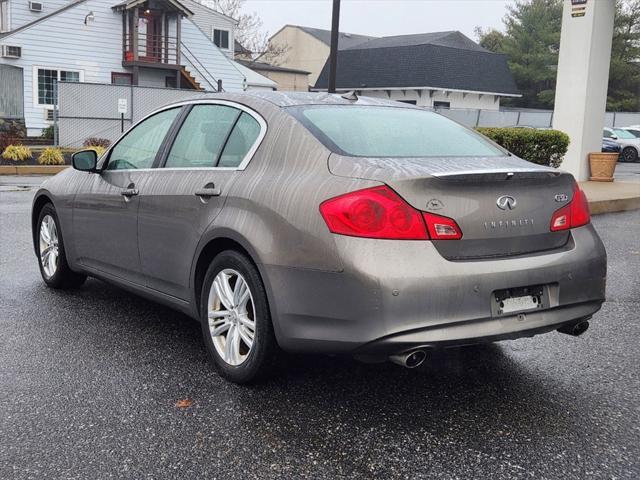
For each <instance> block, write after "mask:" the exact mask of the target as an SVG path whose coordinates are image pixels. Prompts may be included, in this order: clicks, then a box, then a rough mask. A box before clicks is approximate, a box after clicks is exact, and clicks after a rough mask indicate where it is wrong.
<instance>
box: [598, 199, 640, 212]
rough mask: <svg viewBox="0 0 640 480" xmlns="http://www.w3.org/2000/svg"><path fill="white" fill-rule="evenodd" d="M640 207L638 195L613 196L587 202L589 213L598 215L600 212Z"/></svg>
mask: <svg viewBox="0 0 640 480" xmlns="http://www.w3.org/2000/svg"><path fill="white" fill-rule="evenodd" d="M638 209H640V197H631V198H615V199H611V200H595V201H593V202H589V210H591V215H600V214H601V213H614V212H626V211H629V210H638Z"/></svg>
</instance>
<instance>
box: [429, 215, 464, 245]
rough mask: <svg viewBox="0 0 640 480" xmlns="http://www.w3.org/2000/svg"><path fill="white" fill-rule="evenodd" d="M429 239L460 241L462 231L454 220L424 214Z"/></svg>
mask: <svg viewBox="0 0 640 480" xmlns="http://www.w3.org/2000/svg"><path fill="white" fill-rule="evenodd" d="M422 217H423V218H424V221H425V223H426V224H427V229H428V230H429V237H430V238H431V239H432V240H460V239H461V238H462V231H461V230H460V227H459V226H458V224H457V223H456V221H455V220H454V219H453V218H449V217H443V216H442V215H436V214H434V213H423V214H422Z"/></svg>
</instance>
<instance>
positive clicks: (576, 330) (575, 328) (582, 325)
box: [558, 321, 589, 337]
mask: <svg viewBox="0 0 640 480" xmlns="http://www.w3.org/2000/svg"><path fill="white" fill-rule="evenodd" d="M588 329H589V322H586V321H585V322H578V323H574V324H573V325H565V326H564V327H562V328H559V329H558V331H559V332H560V333H566V334H567V335H571V336H573V337H578V336H580V335H582V334H583V333H584V332H586V331H587V330H588Z"/></svg>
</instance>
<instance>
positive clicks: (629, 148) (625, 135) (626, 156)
mask: <svg viewBox="0 0 640 480" xmlns="http://www.w3.org/2000/svg"><path fill="white" fill-rule="evenodd" d="M602 136H603V137H604V138H609V139H611V140H615V141H616V142H618V143H619V144H620V146H621V147H622V152H621V153H620V159H621V160H622V161H623V162H637V161H638V158H640V138H637V137H636V136H635V135H634V134H633V133H631V132H628V131H627V130H624V129H622V128H609V127H605V128H604V129H603V130H602Z"/></svg>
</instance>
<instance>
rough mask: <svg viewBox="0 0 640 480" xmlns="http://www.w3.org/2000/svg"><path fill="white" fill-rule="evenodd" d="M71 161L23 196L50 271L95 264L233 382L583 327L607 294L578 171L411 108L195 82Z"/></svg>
mask: <svg viewBox="0 0 640 480" xmlns="http://www.w3.org/2000/svg"><path fill="white" fill-rule="evenodd" d="M203 98H206V99H203ZM73 166H74V169H68V170H66V171H64V172H62V173H60V174H58V175H56V176H55V177H53V178H51V179H50V180H48V181H46V182H45V183H44V184H43V186H42V188H41V189H40V190H39V191H38V192H37V194H36V196H35V198H34V203H33V213H32V222H33V223H32V224H33V241H34V247H35V252H36V254H37V256H38V260H39V265H40V270H41V273H42V277H43V279H44V281H45V283H46V284H47V285H49V286H50V287H53V288H71V287H78V286H80V285H81V284H82V283H83V282H84V281H85V279H86V278H87V276H91V277H96V278H100V279H103V280H106V281H109V282H112V283H114V284H117V285H119V286H121V287H123V288H125V289H127V290H129V291H132V292H135V293H138V294H140V295H143V296H146V297H148V298H151V299H154V300H157V301H159V302H162V303H164V304H167V305H169V306H171V307H173V308H176V309H178V310H180V311H182V312H185V313H186V314H188V315H190V316H192V317H194V318H196V319H198V321H199V322H200V323H201V325H202V332H203V336H204V341H205V344H206V347H207V350H208V353H209V356H210V359H211V361H212V363H213V365H214V366H215V367H216V369H217V370H218V372H220V374H221V375H223V376H224V377H226V378H227V379H229V380H231V381H235V382H249V381H251V380H253V379H255V378H257V377H258V376H261V375H263V374H264V373H265V372H267V371H268V370H269V368H270V367H271V366H272V365H273V364H274V362H275V360H276V359H277V357H278V355H279V353H280V352H281V351H297V352H316V353H326V354H348V355H352V356H354V357H356V358H358V359H361V360H364V361H380V360H385V359H391V360H392V361H394V362H396V363H399V364H402V365H404V366H408V367H413V366H417V365H418V364H420V363H422V361H423V360H424V359H425V356H427V355H428V353H429V352H430V351H431V350H432V349H435V348H441V347H448V346H455V345H465V344H473V343H479V342H487V341H496V340H503V339H513V338H518V337H530V336H533V335H535V334H538V333H543V332H549V331H552V330H559V331H561V332H565V333H569V334H573V335H579V334H580V333H582V332H584V331H585V330H586V329H587V327H588V325H589V324H588V320H589V318H590V317H591V316H592V315H593V314H594V313H595V312H597V311H598V310H599V309H600V307H601V304H602V302H603V301H604V295H605V276H606V254H605V250H604V247H603V244H602V242H601V241H600V238H599V237H598V235H597V234H596V232H595V230H594V228H593V226H592V225H591V224H590V217H589V209H588V205H587V202H586V199H585V195H584V193H583V192H582V191H581V190H580V189H579V188H578V186H577V184H576V182H575V180H574V179H573V177H572V176H571V175H570V174H568V173H565V172H562V171H561V170H556V169H553V168H548V167H543V166H539V165H534V164H532V163H529V162H526V161H524V160H521V159H519V158H516V157H515V156H513V155H512V154H510V153H509V152H507V151H505V150H503V149H502V148H500V147H499V146H497V145H495V144H494V143H492V142H491V141H489V140H487V139H486V138H484V137H482V136H480V135H479V134H477V133H475V132H474V131H472V130H469V129H467V128H465V127H463V126H461V125H459V124H457V123H455V122H453V121H451V120H448V119H447V118H445V117H443V116H440V115H438V114H436V113H433V112H430V111H426V110H423V109H419V108H416V107H414V106H410V105H405V104H400V103H395V102H388V101H383V100H376V99H365V98H360V99H357V98H355V96H354V97H351V96H344V97H342V96H337V95H328V94H308V93H304V94H302V93H280V92H269V93H255V94H248V93H247V94H220V95H217V96H212V97H201V99H198V100H193V101H186V102H183V103H178V104H175V105H170V106H167V107H164V108H162V109H160V110H158V111H156V112H154V113H153V114H151V115H149V116H148V117H146V118H144V119H143V120H142V121H140V122H139V123H137V124H136V125H135V126H133V127H132V128H131V129H130V130H129V131H128V132H126V133H125V134H124V135H123V136H122V137H121V138H120V139H119V140H118V141H116V142H115V143H114V144H113V145H112V146H111V147H110V148H109V149H108V150H107V151H106V152H105V153H104V154H103V155H102V156H101V157H100V158H97V157H96V154H95V153H94V152H93V151H81V152H78V153H76V154H75V156H74V157H73Z"/></svg>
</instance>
